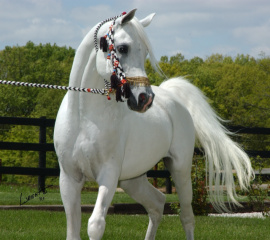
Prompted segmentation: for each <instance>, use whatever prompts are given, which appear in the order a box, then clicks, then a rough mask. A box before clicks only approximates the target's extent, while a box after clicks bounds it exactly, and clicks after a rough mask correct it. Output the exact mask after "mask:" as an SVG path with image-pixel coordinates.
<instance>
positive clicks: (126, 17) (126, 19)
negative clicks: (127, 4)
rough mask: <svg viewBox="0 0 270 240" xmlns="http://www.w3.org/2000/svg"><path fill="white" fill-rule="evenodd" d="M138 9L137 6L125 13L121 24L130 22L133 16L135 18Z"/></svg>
mask: <svg viewBox="0 0 270 240" xmlns="http://www.w3.org/2000/svg"><path fill="white" fill-rule="evenodd" d="M136 11H137V8H135V9H133V10H131V11H130V12H128V13H127V14H125V15H124V16H123V17H122V20H121V24H125V23H127V22H129V21H130V20H132V18H134V16H135V12H136Z"/></svg>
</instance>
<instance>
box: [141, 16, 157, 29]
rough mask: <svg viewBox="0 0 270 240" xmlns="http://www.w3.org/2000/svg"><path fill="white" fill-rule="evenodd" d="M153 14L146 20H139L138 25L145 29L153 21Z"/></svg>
mask: <svg viewBox="0 0 270 240" xmlns="http://www.w3.org/2000/svg"><path fill="white" fill-rule="evenodd" d="M155 15H156V14H155V13H152V14H150V15H149V16H147V17H146V18H144V19H142V20H140V23H141V24H142V25H143V26H144V27H147V26H148V25H149V24H150V23H151V22H152V20H153V17H154V16H155Z"/></svg>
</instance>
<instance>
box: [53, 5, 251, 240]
mask: <svg viewBox="0 0 270 240" xmlns="http://www.w3.org/2000/svg"><path fill="white" fill-rule="evenodd" d="M135 11H136V9H134V10H132V11H130V12H129V13H125V12H124V13H123V14H121V15H119V16H116V17H112V18H109V19H106V20H104V21H102V22H100V23H99V24H97V25H96V26H95V27H94V28H93V29H92V30H90V31H89V33H88V34H87V35H86V36H85V38H84V39H83V41H82V43H81V44H80V46H79V48H78V49H77V52H76V55H75V58H74V62H73V66H72V70H71V74H70V80H69V85H70V86H75V87H83V88H88V90H89V92H91V93H83V92H72V91H68V92H67V94H66V95H65V97H64V99H63V101H62V104H61V106H60V109H59V112H58V115H57V119H56V124H55V131H54V143H55V149H56V153H57V156H58V159H59V165H60V180H59V182H60V192H61V197H62V201H63V205H64V208H65V213H66V219H67V239H69V240H71V239H73V240H75V239H80V228H81V189H82V187H83V185H84V183H85V181H96V182H97V183H98V186H99V188H98V196H97V199H96V203H95V207H94V210H93V213H92V215H91V217H90V218H89V221H88V230H87V232H88V235H89V238H90V239H91V240H99V239H101V238H102V236H103V234H104V231H105V225H106V222H105V218H106V215H107V211H108V208H109V206H110V204H111V201H112V198H113V196H114V193H115V191H116V188H117V186H118V184H119V186H120V187H121V188H122V189H124V191H125V192H126V193H127V194H129V195H130V196H131V197H132V198H133V199H134V200H136V201H137V202H138V203H140V204H141V205H143V206H144V208H145V209H146V211H147V213H148V215H149V225H148V229H147V232H146V236H145V239H147V240H150V239H155V235H156V232H157V228H158V225H159V223H160V221H161V219H162V215H163V210H164V204H165V195H164V194H163V193H161V192H160V191H158V190H157V189H156V188H154V187H153V186H152V185H151V184H150V183H149V182H148V179H147V177H146V172H147V171H148V170H149V169H151V168H152V167H153V166H154V165H155V164H157V163H158V162H159V161H160V159H164V163H165V165H166V167H167V169H168V170H169V171H170V173H171V176H172V179H173V181H174V183H175V187H176V191H177V194H178V197H179V201H180V205H181V213H180V220H181V223H182V226H183V228H184V231H185V233H186V238H187V239H188V240H192V239H194V225H195V223H194V215H193V210H192V206H191V201H192V184H191V167H192V158H193V151H194V144H195V139H197V140H198V142H199V143H200V145H201V146H202V148H203V149H204V152H205V159H206V166H207V167H206V173H207V184H208V192H209V196H210V199H211V201H212V203H213V205H214V207H215V208H217V209H219V210H226V206H225V204H224V200H223V198H224V193H225V192H226V194H227V197H228V199H230V200H231V202H232V203H234V204H239V203H238V202H237V200H236V192H235V183H234V177H233V173H232V170H235V171H236V173H237V176H238V181H239V184H240V186H241V187H242V188H243V189H246V188H247V187H248V185H249V181H250V179H251V178H252V177H253V170H252V168H251V164H250V160H249V158H248V156H247V155H246V154H245V153H244V152H243V150H241V148H240V147H239V146H238V145H237V144H236V143H234V142H233V141H232V140H231V139H230V137H229V135H230V132H229V131H227V130H226V129H225V128H224V127H223V126H222V124H221V121H220V120H221V119H220V118H219V117H218V116H217V115H216V114H215V112H214V111H213V110H212V108H211V107H210V106H209V104H208V103H207V99H206V98H205V97H204V95H203V94H202V93H201V92H200V90H199V89H197V88H196V87H195V86H193V85H192V84H191V83H189V82H188V81H186V80H185V79H183V78H174V79H170V80H167V81H164V82H163V83H162V84H161V85H160V86H159V87H156V86H151V85H150V83H149V80H148V78H147V75H146V72H145V69H144V63H145V59H146V57H147V56H149V59H150V61H151V63H152V65H153V67H154V68H155V69H156V70H157V71H159V67H158V66H157V61H156V60H155V57H154V55H153V51H152V48H151V45H150V43H149V40H148V38H147V36H146V33H145V31H144V27H146V26H148V25H149V24H150V23H151V21H152V18H153V16H154V14H151V15H149V16H147V17H146V18H144V19H143V20H138V19H137V18H136V17H135V16H134V15H135ZM104 86H105V87H104ZM92 93H97V94H92ZM221 173H222V174H221ZM224 189H225V190H226V191H224ZM119 227H121V226H119Z"/></svg>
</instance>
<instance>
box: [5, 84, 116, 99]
mask: <svg viewBox="0 0 270 240" xmlns="http://www.w3.org/2000/svg"><path fill="white" fill-rule="evenodd" d="M104 82H105V88H104V89H97V88H78V87H67V86H58V85H49V84H40V83H27V82H16V81H7V80H0V84H4V85H12V86H17V87H21V86H23V87H34V88H48V89H57V90H70V91H77V92H87V93H95V94H101V95H106V96H107V98H108V99H110V96H109V94H110V93H112V90H111V84H110V83H109V82H108V81H107V80H105V79H104Z"/></svg>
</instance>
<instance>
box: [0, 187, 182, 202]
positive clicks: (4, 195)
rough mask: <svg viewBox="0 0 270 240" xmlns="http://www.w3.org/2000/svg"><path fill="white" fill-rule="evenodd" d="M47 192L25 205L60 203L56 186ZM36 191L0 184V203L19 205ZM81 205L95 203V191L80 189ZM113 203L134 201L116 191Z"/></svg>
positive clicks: (173, 199) (172, 198) (169, 199)
mask: <svg viewBox="0 0 270 240" xmlns="http://www.w3.org/2000/svg"><path fill="white" fill-rule="evenodd" d="M46 191H47V193H46V194H43V193H40V194H38V195H37V196H36V197H34V198H33V199H31V200H30V201H28V202H27V203H25V205H62V200H61V196H60V191H59V189H58V188H47V189H46ZM35 193H38V190H37V189H36V188H33V187H29V186H26V185H22V186H18V185H16V186H13V185H5V184H1V185H0V205H19V204H20V199H21V202H22V203H24V202H25V201H26V199H27V198H28V196H32V195H33V194H35ZM81 198H82V205H85V204H86V205H88V204H95V202H96V198H97V192H96V191H85V190H84V191H82V194H81ZM166 200H167V202H177V201H178V197H177V195H176V194H167V195H166ZM114 203H135V201H134V200H133V199H132V198H130V197H129V196H128V195H127V194H126V193H123V192H116V193H115V195H114V198H113V201H112V204H114Z"/></svg>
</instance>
